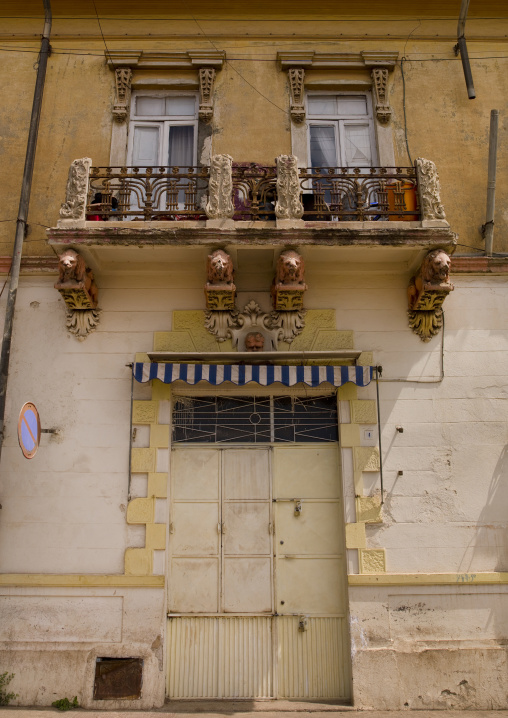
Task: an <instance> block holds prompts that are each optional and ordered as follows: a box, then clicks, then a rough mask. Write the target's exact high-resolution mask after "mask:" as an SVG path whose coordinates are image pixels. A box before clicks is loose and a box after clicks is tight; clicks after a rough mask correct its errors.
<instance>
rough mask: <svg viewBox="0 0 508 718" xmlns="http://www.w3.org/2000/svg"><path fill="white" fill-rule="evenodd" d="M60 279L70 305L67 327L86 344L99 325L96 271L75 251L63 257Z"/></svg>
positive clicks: (60, 263) (57, 286)
mask: <svg viewBox="0 0 508 718" xmlns="http://www.w3.org/2000/svg"><path fill="white" fill-rule="evenodd" d="M58 269H59V278H58V282H57V283H56V284H55V289H58V291H59V293H60V295H61V296H62V298H63V300H64V302H65V304H66V326H67V331H68V332H69V334H73V335H74V336H75V337H76V338H77V339H78V340H79V341H83V339H86V337H87V336H88V335H89V334H90V332H93V331H94V330H95V329H96V328H97V326H98V324H99V313H100V311H101V310H100V309H98V307H97V299H98V294H99V290H98V288H97V285H96V284H95V279H94V275H93V272H92V270H91V269H90V268H89V267H87V266H86V264H85V260H84V259H83V257H81V255H79V254H78V253H77V252H76V251H75V250H74V249H67V250H65V252H63V253H62V254H61V255H60V257H59V263H58Z"/></svg>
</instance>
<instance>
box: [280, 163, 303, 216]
mask: <svg viewBox="0 0 508 718" xmlns="http://www.w3.org/2000/svg"><path fill="white" fill-rule="evenodd" d="M276 163H277V202H276V204H275V216H276V217H277V219H301V218H302V216H303V204H302V202H301V199H300V196H301V188H300V177H299V172H298V160H297V158H296V157H295V156H294V155H280V156H279V157H277V159H276Z"/></svg>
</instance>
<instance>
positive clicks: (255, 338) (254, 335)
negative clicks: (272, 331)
mask: <svg viewBox="0 0 508 718" xmlns="http://www.w3.org/2000/svg"><path fill="white" fill-rule="evenodd" d="M264 348H265V338H264V336H263V335H262V334H261V332H249V333H248V334H247V336H246V337H245V350H246V351H248V352H262V351H263V349H264Z"/></svg>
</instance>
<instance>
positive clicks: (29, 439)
mask: <svg viewBox="0 0 508 718" xmlns="http://www.w3.org/2000/svg"><path fill="white" fill-rule="evenodd" d="M40 440H41V420H40V419H39V412H38V411H37V409H36V408H35V404H32V402H30V401H28V402H27V403H26V404H23V406H22V407H21V411H20V413H19V420H18V441H19V445H20V447H21V451H22V452H23V456H24V457H25V458H27V459H33V457H34V456H35V454H36V453H37V449H38V448H39V443H40Z"/></svg>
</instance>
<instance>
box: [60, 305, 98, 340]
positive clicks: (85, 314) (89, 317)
mask: <svg viewBox="0 0 508 718" xmlns="http://www.w3.org/2000/svg"><path fill="white" fill-rule="evenodd" d="M100 311H101V310H100V309H81V310H80V311H79V312H78V311H74V310H73V309H69V308H68V307H67V314H66V319H65V323H66V326H67V331H68V332H69V334H73V335H74V336H75V337H76V339H77V340H78V341H80V342H82V341H83V340H84V339H86V338H87V336H88V335H89V334H90V333H91V332H94V331H95V330H96V329H97V327H98V326H99V313H100Z"/></svg>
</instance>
